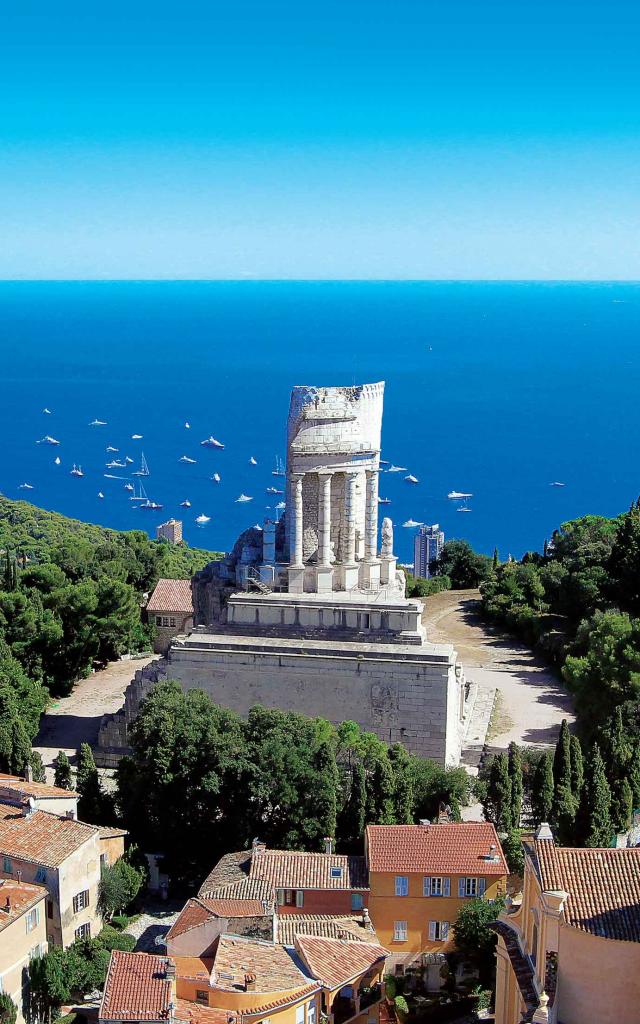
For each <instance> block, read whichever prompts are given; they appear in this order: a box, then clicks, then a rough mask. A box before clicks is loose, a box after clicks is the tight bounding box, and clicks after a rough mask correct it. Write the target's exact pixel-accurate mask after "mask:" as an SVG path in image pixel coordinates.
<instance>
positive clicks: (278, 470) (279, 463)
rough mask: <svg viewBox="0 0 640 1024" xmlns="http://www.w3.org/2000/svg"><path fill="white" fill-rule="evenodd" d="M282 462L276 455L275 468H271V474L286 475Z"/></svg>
mask: <svg viewBox="0 0 640 1024" xmlns="http://www.w3.org/2000/svg"><path fill="white" fill-rule="evenodd" d="M286 475H287V474H286V470H285V468H284V462H283V461H282V459H281V458H280V456H279V455H276V468H275V469H272V470H271V476H286Z"/></svg>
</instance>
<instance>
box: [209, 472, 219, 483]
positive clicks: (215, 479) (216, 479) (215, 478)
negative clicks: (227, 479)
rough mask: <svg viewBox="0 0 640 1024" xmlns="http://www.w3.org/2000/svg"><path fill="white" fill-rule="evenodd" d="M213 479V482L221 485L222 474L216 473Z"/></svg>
mask: <svg viewBox="0 0 640 1024" xmlns="http://www.w3.org/2000/svg"><path fill="white" fill-rule="evenodd" d="M211 479H212V480H213V482H214V484H219V483H220V474H219V473H214V474H213V476H212V477H211Z"/></svg>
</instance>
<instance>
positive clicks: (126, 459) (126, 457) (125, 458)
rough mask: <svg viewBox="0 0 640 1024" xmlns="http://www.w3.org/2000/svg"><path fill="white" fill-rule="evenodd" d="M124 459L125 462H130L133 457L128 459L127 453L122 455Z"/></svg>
mask: <svg viewBox="0 0 640 1024" xmlns="http://www.w3.org/2000/svg"><path fill="white" fill-rule="evenodd" d="M124 461H125V462H128V463H132V462H133V459H130V458H129V456H128V455H125V457H124Z"/></svg>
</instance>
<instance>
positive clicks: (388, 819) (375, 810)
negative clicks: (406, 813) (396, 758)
mask: <svg viewBox="0 0 640 1024" xmlns="http://www.w3.org/2000/svg"><path fill="white" fill-rule="evenodd" d="M367 822H368V823H369V824H372V825H393V824H394V808H393V771H392V770H391V764H390V761H389V755H388V753H387V751H386V750H384V751H380V753H378V754H377V756H376V757H375V760H374V763H373V766H372V769H371V771H370V772H369V773H368V774H367Z"/></svg>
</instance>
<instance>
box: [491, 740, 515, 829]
mask: <svg viewBox="0 0 640 1024" xmlns="http://www.w3.org/2000/svg"><path fill="white" fill-rule="evenodd" d="M511 811H512V805H511V777H510V775H509V758H508V756H507V754H505V753H501V754H497V755H496V757H494V758H493V760H492V762H491V767H490V769H489V778H488V780H487V806H486V807H485V813H486V815H487V817H488V819H489V821H492V822H493V823H494V825H495V826H496V828H498V829H500V831H502V832H508V831H509V830H510V829H512V828H513V827H514V825H513V820H512V817H511Z"/></svg>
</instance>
